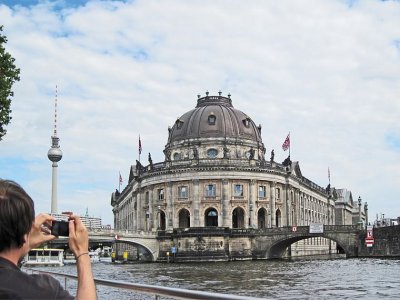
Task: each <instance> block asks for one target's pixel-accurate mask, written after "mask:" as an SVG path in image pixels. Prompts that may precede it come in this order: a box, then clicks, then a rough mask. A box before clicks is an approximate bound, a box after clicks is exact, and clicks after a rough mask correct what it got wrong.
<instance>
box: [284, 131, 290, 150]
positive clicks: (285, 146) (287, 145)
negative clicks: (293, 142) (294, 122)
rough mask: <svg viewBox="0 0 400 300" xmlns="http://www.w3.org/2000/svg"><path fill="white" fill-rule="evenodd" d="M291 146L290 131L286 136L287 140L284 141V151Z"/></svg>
mask: <svg viewBox="0 0 400 300" xmlns="http://www.w3.org/2000/svg"><path fill="white" fill-rule="evenodd" d="M289 148H290V133H289V134H288V136H287V137H286V139H285V141H284V142H283V145H282V149H283V151H286V150H287V149H289Z"/></svg>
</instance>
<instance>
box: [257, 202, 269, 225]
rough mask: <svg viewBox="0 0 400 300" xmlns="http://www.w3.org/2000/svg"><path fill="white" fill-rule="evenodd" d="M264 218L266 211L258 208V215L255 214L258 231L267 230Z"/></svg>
mask: <svg viewBox="0 0 400 300" xmlns="http://www.w3.org/2000/svg"><path fill="white" fill-rule="evenodd" d="M266 217H267V211H266V210H265V208H263V207H262V208H260V209H259V210H258V214H257V220H258V228H259V229H263V228H267V218H266Z"/></svg>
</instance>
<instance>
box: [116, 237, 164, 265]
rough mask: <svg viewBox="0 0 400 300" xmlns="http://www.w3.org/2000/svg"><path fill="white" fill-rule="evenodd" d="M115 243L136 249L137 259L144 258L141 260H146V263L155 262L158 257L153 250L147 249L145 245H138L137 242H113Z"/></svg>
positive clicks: (122, 240) (121, 240) (120, 240)
mask: <svg viewBox="0 0 400 300" xmlns="http://www.w3.org/2000/svg"><path fill="white" fill-rule="evenodd" d="M115 243H116V244H125V245H131V246H134V247H135V248H137V251H138V258H144V259H143V260H146V261H156V259H157V257H158V255H157V253H156V251H155V250H153V249H151V248H149V247H148V246H147V245H145V244H142V243H139V242H134V241H131V240H124V239H119V240H115ZM121 255H122V254H121Z"/></svg>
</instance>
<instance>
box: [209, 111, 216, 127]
mask: <svg viewBox="0 0 400 300" xmlns="http://www.w3.org/2000/svg"><path fill="white" fill-rule="evenodd" d="M216 120H217V118H216V117H215V115H213V114H211V115H209V116H208V125H215V121H216Z"/></svg>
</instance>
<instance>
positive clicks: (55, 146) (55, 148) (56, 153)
mask: <svg viewBox="0 0 400 300" xmlns="http://www.w3.org/2000/svg"><path fill="white" fill-rule="evenodd" d="M57 94H58V90H57V86H56V97H55V99H54V132H53V135H52V137H51V148H50V149H49V151H48V152H47V157H48V158H49V160H50V161H52V162H53V164H52V176H51V213H52V214H56V213H57V210H58V207H57V206H58V200H57V167H58V164H57V162H59V161H60V160H61V158H62V151H61V149H60V145H59V141H60V139H59V138H58V136H57V100H58V99H57V98H58V95H57Z"/></svg>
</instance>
